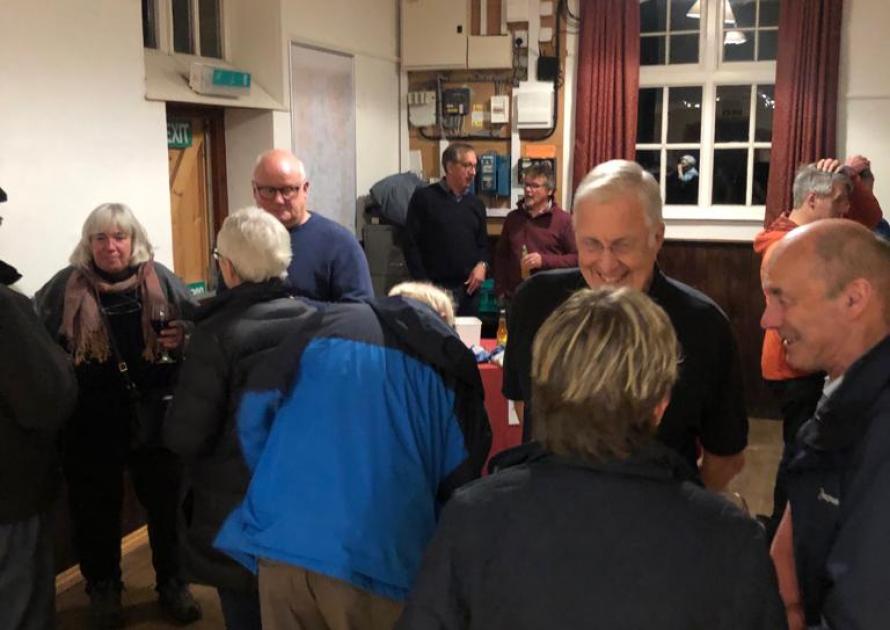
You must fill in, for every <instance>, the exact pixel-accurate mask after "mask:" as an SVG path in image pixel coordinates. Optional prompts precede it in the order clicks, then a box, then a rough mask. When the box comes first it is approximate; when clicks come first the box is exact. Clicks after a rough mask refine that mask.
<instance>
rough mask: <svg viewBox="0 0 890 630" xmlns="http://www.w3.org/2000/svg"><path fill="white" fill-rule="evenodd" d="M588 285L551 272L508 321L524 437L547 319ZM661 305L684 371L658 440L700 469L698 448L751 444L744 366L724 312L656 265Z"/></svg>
mask: <svg viewBox="0 0 890 630" xmlns="http://www.w3.org/2000/svg"><path fill="white" fill-rule="evenodd" d="M586 287H587V283H586V282H585V281H584V277H583V276H582V275H581V272H580V271H579V270H578V269H565V270H555V271H545V272H542V273H539V274H536V275H534V276H532V277H531V278H529V280H528V281H527V282H526V283H524V284H523V285H522V286H520V288H519V291H518V292H517V293H516V296H515V298H514V300H513V308H512V312H511V318H510V321H509V322H508V327H509V334H508V338H509V340H510V341H509V343H508V344H507V352H506V354H505V356H504V386H503V392H504V396H506V397H507V398H509V399H510V400H521V401H524V402H525V403H526V408H525V422H524V426H523V439H524V440H529V439H531V435H532V433H531V431H532V425H533V423H534V420H533V417H532V416H533V414H532V412H531V407H532V405H533V401H532V400H531V345H532V340H533V339H534V337H535V334H536V333H537V332H538V329H539V328H540V327H541V324H543V323H544V320H545V319H547V317H548V316H549V315H550V314H551V313H552V312H553V311H554V310H556V308H557V307H558V306H559V305H560V304H562V303H563V302H565V301H566V300H567V299H568V298H569V296H571V295H572V294H573V293H574V292H575V291H577V290H579V289H584V288H586ZM647 294H648V295H649V297H651V298H652V299H653V300H654V301H655V302H656V303H657V304H658V305H659V306H661V307H662V308H663V309H664V310H665V312H666V313H667V315H668V317H669V318H670V320H671V323H672V324H673V325H674V330H675V331H676V333H677V339H678V341H679V342H680V352H681V357H682V358H681V363H680V374H679V378H678V379H677V383H676V384H675V385H674V389H673V391H672V392H671V402H670V405H668V408H667V410H666V411H665V414H664V417H663V418H662V420H661V424H660V425H659V426H658V438H659V439H660V440H661V441H662V442H663V443H664V444H666V445H668V446H670V447H672V448H673V449H674V450H675V451H677V452H678V453H679V454H680V455H681V456H682V457H683V458H684V459H686V461H687V462H688V463H689V464H690V465H691V466H692V467H693V468H697V466H696V460H697V444H700V445H701V446H702V447H703V448H704V449H705V450H707V451H708V452H710V453H713V454H715V455H735V454H737V453H739V452H741V451H742V450H743V449H744V448H745V446H746V445H747V442H748V416H747V413H746V410H745V396H744V388H743V383H742V372H741V362H740V360H739V355H738V349H737V347H736V341H735V337H734V336H733V333H732V330H731V329H730V326H729V321H728V320H727V319H726V315H724V314H723V311H721V310H720V307H719V306H717V305H716V304H715V303H714V302H713V301H712V300H711V299H710V298H708V297H707V296H706V295H704V294H703V293H701V292H699V291H696V290H695V289H693V288H692V287H689V286H687V285H685V284H683V283H681V282H677V281H676V280H673V279H671V278H668V277H667V276H665V275H664V274H662V273H661V271H660V270H659V269H658V267H656V268H655V270H654V273H653V276H652V283H651V285H650V286H649V290H648V291H647Z"/></svg>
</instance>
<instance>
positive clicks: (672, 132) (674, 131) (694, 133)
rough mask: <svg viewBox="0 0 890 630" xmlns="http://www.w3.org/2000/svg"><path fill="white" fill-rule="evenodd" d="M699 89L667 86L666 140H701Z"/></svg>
mask: <svg viewBox="0 0 890 630" xmlns="http://www.w3.org/2000/svg"><path fill="white" fill-rule="evenodd" d="M701 91H702V89H701V87H672V88H668V134H667V140H668V142H701Z"/></svg>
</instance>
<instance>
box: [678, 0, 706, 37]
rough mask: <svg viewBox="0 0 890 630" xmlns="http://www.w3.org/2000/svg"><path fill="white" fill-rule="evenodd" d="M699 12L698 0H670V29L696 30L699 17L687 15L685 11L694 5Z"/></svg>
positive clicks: (699, 3) (699, 21) (687, 11)
mask: <svg viewBox="0 0 890 630" xmlns="http://www.w3.org/2000/svg"><path fill="white" fill-rule="evenodd" d="M696 4H697V5H699V6H698V7H696V9H697V10H698V12H699V14H700V13H701V2H700V0H671V30H672V31H697V30H698V29H699V28H700V26H699V25H700V24H701V19H700V18H693V17H689V16H688V15H687V13H689V10H690V9H692V7H693V6H694V5H696Z"/></svg>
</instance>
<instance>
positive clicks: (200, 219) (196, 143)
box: [167, 117, 213, 286]
mask: <svg viewBox="0 0 890 630" xmlns="http://www.w3.org/2000/svg"><path fill="white" fill-rule="evenodd" d="M167 122H168V124H171V125H173V134H174V137H175V139H176V140H179V141H180V142H179V143H178V144H184V143H185V142H184V141H183V139H184V138H188V139H190V143H189V145H188V146H185V147H181V148H173V145H171V143H170V135H171V134H170V132H169V131H168V149H167V153H168V158H169V166H170V212H171V214H172V217H171V218H172V222H173V270H174V271H175V272H176V275H178V276H179V277H180V278H182V279H183V280H184V281H185V282H186V284H191V283H193V282H204V285H205V286H207V285H208V283H209V282H210V272H209V270H210V238H211V230H212V223H213V221H212V214H211V209H210V203H209V195H208V194H207V170H208V169H207V150H206V145H207V143H206V133H205V129H204V120H203V119H201V118H199V117H190V118H173V119H168V121H167ZM189 131H190V133H189Z"/></svg>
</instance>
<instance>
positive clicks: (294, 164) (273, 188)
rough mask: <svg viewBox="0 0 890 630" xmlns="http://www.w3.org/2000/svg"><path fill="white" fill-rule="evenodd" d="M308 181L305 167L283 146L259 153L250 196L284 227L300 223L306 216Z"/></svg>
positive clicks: (304, 220) (307, 212)
mask: <svg viewBox="0 0 890 630" xmlns="http://www.w3.org/2000/svg"><path fill="white" fill-rule="evenodd" d="M308 196H309V181H308V180H307V179H306V168H305V167H304V166H303V162H302V161H300V159H299V158H297V156H295V155H294V154H293V153H291V152H290V151H288V150H286V149H272V150H271V151H266V152H265V153H262V154H260V156H259V157H258V158H257V160H256V165H255V166H254V169H253V198H254V199H255V200H256V202H257V205H258V206H259V207H261V208H262V209H263V210H265V211H266V212H269V213H271V214H273V215H274V216H275V217H276V218H277V219H278V220H279V221H281V222H282V223H283V224H284V226H285V227H287V228H291V227H294V226H296V225H301V224H303V223H305V222H306V221H307V220H308V219H309V211H308V209H307V202H308Z"/></svg>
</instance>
